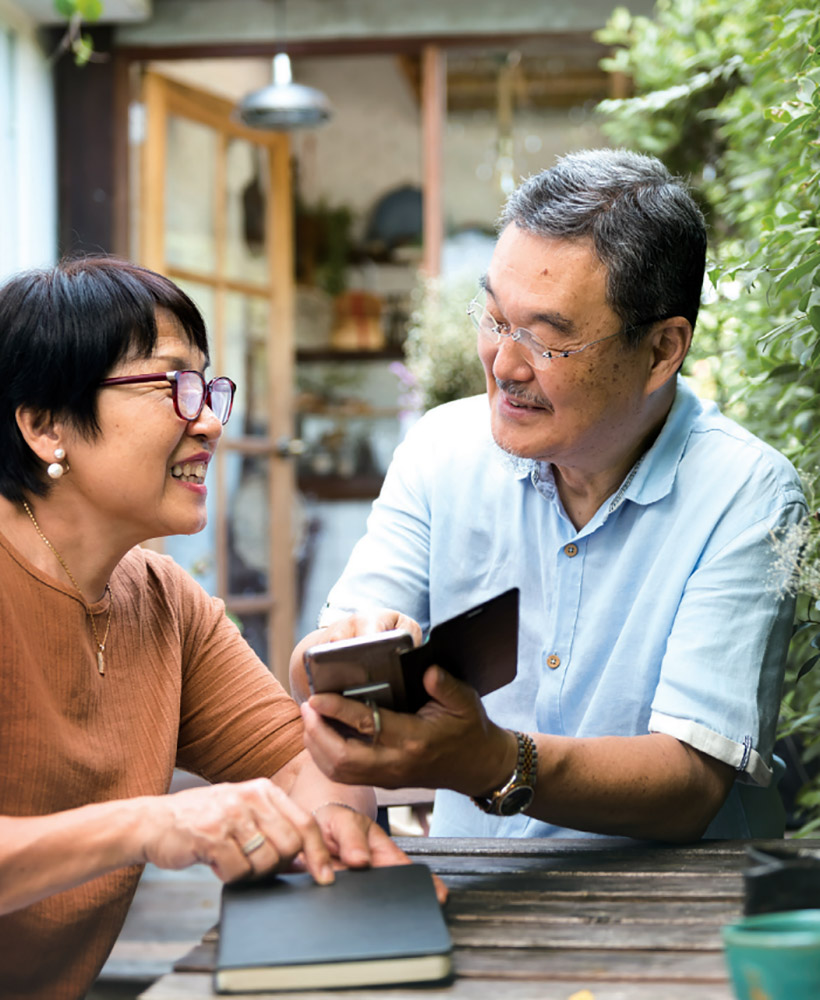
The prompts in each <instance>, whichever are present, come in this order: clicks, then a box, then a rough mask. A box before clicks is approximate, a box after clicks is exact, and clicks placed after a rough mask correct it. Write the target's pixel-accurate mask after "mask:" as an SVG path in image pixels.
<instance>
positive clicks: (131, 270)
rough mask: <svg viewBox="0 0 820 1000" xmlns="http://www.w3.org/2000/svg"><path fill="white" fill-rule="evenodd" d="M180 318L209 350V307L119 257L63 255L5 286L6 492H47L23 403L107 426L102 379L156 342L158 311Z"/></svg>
mask: <svg viewBox="0 0 820 1000" xmlns="http://www.w3.org/2000/svg"><path fill="white" fill-rule="evenodd" d="M159 308H162V309H167V310H168V311H169V312H170V313H172V314H173V315H174V316H175V317H176V319H177V320H178V322H179V324H180V326H181V328H182V330H183V331H184V333H185V335H186V336H187V337H188V340H189V341H190V343H191V345H192V346H193V347H195V348H197V350H199V351H201V352H202V354H203V355H204V356H205V358H206V359H207V358H208V335H207V332H206V330H205V322H204V320H203V319H202V316H201V314H200V312H199V310H198V309H197V307H196V306H195V305H194V303H193V302H192V301H191V299H190V298H189V297H188V296H187V295H186V294H185V292H183V291H182V290H181V289H179V288H177V286H176V285H175V284H174V283H173V282H172V281H170V280H169V279H168V278H165V277H163V276H162V275H160V274H156V273H155V272H154V271H149V270H148V269H147V268H144V267H139V266H138V265H136V264H132V263H130V262H129V261H126V260H121V259H119V258H116V257H108V256H106V257H84V258H79V259H73V260H65V261H62V262H61V263H59V264H57V265H56V266H55V267H52V268H45V269H42V270H34V271H25V272H23V273H21V274H18V275H16V276H15V277H13V278H11V280H10V281H8V282H7V283H6V284H5V285H4V286H3V287H2V288H0V372H2V373H3V381H4V386H3V391H2V392H0V455H2V456H3V457H2V461H0V494H2V495H3V496H4V497H6V499H8V500H11V501H12V502H19V501H21V500H23V499H24V498H25V496H26V494H34V495H39V496H43V495H45V494H46V493H47V492H48V489H49V480H48V479H47V478H46V476H45V474H44V473H45V470H44V467H43V463H42V462H41V461H40V459H39V458H38V457H37V456H36V455H35V454H34V453H33V452H32V451H31V449H30V448H29V447H28V445H27V444H26V442H25V440H24V439H23V436H22V434H21V433H20V429H19V427H18V426H17V420H16V417H15V414H16V412H17V409H18V407H21V406H23V407H29V408H31V409H32V410H34V411H35V412H39V413H42V414H43V415H44V417H49V418H53V419H61V420H67V421H69V422H70V423H71V424H72V425H73V426H75V427H76V428H77V429H78V430H79V431H80V433H82V434H85V435H86V436H88V437H89V438H92V439H93V438H94V437H96V435H97V434H98V433H99V430H100V426H99V423H98V421H97V394H98V391H99V385H100V382H101V381H102V380H103V379H104V378H106V377H107V376H108V375H109V373H110V372H111V371H112V369H113V368H114V367H115V366H116V365H117V364H118V363H119V362H120V361H122V360H124V359H125V358H131V357H133V358H147V357H149V356H150V355H151V354H152V353H153V351H154V348H155V346H156V342H157V321H156V310H157V309H159Z"/></svg>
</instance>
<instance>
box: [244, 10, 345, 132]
mask: <svg viewBox="0 0 820 1000" xmlns="http://www.w3.org/2000/svg"><path fill="white" fill-rule="evenodd" d="M280 10H281V0H277V4H276V13H277V14H278V13H279V12H280ZM277 37H280V38H284V31H282V32H281V33H280V32H277ZM237 114H238V116H239V118H240V119H241V121H242V122H243V123H244V124H245V125H248V126H249V127H250V128H258V129H270V130H272V131H290V130H292V129H298V128H315V127H316V126H317V125H323V124H324V123H325V122H326V121H327V120H328V119H329V118H330V116H331V114H332V110H331V107H330V102H329V101H328V99H327V97H325V95H324V94H323V93H322V92H321V90H316V88H315V87H305V86H303V85H302V84H299V83H294V82H293V74H292V72H291V66H290V56H289V55H288V54H287V53H286V52H278V53H277V54H276V55H275V56H274V57H273V83H271V84H269V85H268V86H267V87H262V88H261V89H260V90H255V91H253V93H250V94H247V95H246V96H245V97H243V98H242V100H241V101H240V102H239V105H238V107H237Z"/></svg>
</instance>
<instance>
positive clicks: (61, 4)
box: [54, 0, 77, 20]
mask: <svg viewBox="0 0 820 1000" xmlns="http://www.w3.org/2000/svg"><path fill="white" fill-rule="evenodd" d="M54 9H55V10H56V11H57V13H58V14H59V15H60V17H64V18H66V19H67V20H68V19H70V18H71V16H72V14H74V13H75V12H76V10H77V0H54Z"/></svg>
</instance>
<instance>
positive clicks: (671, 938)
mask: <svg viewBox="0 0 820 1000" xmlns="http://www.w3.org/2000/svg"><path fill="white" fill-rule="evenodd" d="M449 927H450V935H451V937H452V939H453V944H454V945H455V946H456V948H514V949H522V948H523V949H530V948H545V947H547V948H549V949H558V948H566V949H571V948H574V949H583V950H588V949H595V950H596V951H618V952H631V951H647V950H651V951H657V952H659V953H662V952H666V951H685V952H692V951H720V950H721V947H722V945H721V939H720V928H719V926H716V925H714V924H700V923H689V924H674V923H669V924H658V923H657V922H652V923H630V924H622V923H620V922H617V921H608V922H605V923H596V922H595V921H589V922H586V923H566V922H562V921H559V920H552V921H548V920H543V921H523V920H512V919H509V920H503V919H502V920H495V921H493V922H492V923H485V922H481V921H461V920H456V921H451V922H450V923H449Z"/></svg>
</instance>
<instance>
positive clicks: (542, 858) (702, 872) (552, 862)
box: [413, 854, 747, 878]
mask: <svg viewBox="0 0 820 1000" xmlns="http://www.w3.org/2000/svg"><path fill="white" fill-rule="evenodd" d="M413 860H414V861H418V862H420V863H421V864H426V865H427V866H428V867H429V868H432V869H433V871H436V872H440V873H443V874H446V873H450V872H451V873H454V874H455V873H462V874H471V873H480V874H488V873H495V872H521V873H525V872H573V873H575V874H578V875H587V874H596V873H601V872H630V873H634V874H635V875H636V876H638V875H658V876H662V875H672V874H679V873H680V872H681V871H685V872H686V873H687V875H688V876H689V877H691V878H697V877H702V878H711V877H712V876H714V875H734V876H737V877H740V875H741V874H742V872H743V869H744V868H745V867H746V865H747V860H746V857H745V856H744V855H728V854H727V855H719V856H708V857H707V856H706V855H704V856H702V857H698V858H694V859H692V860H691V861H687V862H686V863H685V864H682V863H681V862H680V861H677V862H676V861H675V858H674V857H670V856H668V855H660V854H650V855H648V856H646V857H643V858H641V859H640V860H638V859H635V858H624V857H621V856H620V855H617V854H615V855H596V854H581V855H578V856H576V857H569V858H568V857H564V856H559V857H556V856H553V855H523V856H513V857H510V856H508V855H491V856H489V857H477V858H473V857H463V856H459V855H456V854H437V855H417V856H416V857H414V859H413Z"/></svg>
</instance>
